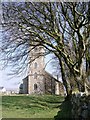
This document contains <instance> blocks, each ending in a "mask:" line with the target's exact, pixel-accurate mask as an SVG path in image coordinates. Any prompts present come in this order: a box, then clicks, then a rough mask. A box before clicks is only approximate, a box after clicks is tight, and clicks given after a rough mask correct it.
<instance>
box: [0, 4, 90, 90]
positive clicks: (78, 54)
mask: <svg viewBox="0 0 90 120" xmlns="http://www.w3.org/2000/svg"><path fill="white" fill-rule="evenodd" d="M89 9H90V5H89V3H86V2H65V3H64V2H19V3H17V2H11V3H6V2H5V3H2V10H3V22H2V27H3V31H2V32H3V41H2V53H3V54H5V55H4V57H5V58H4V59H5V60H8V63H10V64H11V63H12V62H14V64H15V65H18V63H19V61H20V63H21V64H22V66H23V65H25V62H26V60H27V59H28V57H29V52H30V51H32V50H33V49H34V48H35V47H36V46H43V47H44V48H45V49H46V50H47V51H48V53H53V54H54V55H55V56H56V57H57V59H58V61H59V65H60V67H61V73H62V80H63V83H64V85H65V86H66V89H67V88H68V81H67V79H66V73H67V72H66V68H67V71H68V72H69V74H70V76H71V78H72V79H73V81H74V82H76V84H77V86H78V88H79V90H81V91H84V83H85V81H86V79H88V75H87V74H88V71H89V69H90V54H89V52H90V50H89V48H90V22H89V18H90V15H89ZM30 46H32V49H30ZM29 60H31V59H29ZM27 63H28V62H27ZM29 63H30V61H29ZM86 63H87V64H86ZM84 65H85V66H84ZM87 66H88V67H87ZM88 68H89V69H88ZM87 69H88V70H87Z"/></svg>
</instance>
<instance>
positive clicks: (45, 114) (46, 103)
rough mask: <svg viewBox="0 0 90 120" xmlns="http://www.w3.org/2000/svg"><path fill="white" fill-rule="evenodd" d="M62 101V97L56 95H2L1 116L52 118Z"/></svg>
mask: <svg viewBox="0 0 90 120" xmlns="http://www.w3.org/2000/svg"><path fill="white" fill-rule="evenodd" d="M63 101H64V97H61V96H56V95H31V96H27V95H16V96H2V117H3V118H54V116H56V115H57V113H58V111H60V105H61V104H62V102H63ZM63 114H64V113H63Z"/></svg>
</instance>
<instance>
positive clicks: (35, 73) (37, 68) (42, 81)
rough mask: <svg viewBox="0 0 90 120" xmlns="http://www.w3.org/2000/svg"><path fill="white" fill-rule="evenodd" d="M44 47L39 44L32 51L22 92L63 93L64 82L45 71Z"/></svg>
mask: <svg viewBox="0 0 90 120" xmlns="http://www.w3.org/2000/svg"><path fill="white" fill-rule="evenodd" d="M44 53H45V51H44V48H43V47H42V46H37V47H35V48H34V49H32V50H31V52H30V55H29V56H30V60H31V61H32V62H31V64H30V66H29V74H28V76H26V77H25V78H24V79H23V80H22V81H23V83H22V84H21V85H20V91H19V93H21V94H56V95H63V94H64V87H63V84H62V83H61V82H60V81H59V80H58V79H56V78H55V77H53V76H52V75H51V74H50V73H48V72H47V71H45V57H44Z"/></svg>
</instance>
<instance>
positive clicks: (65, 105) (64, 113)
mask: <svg viewBox="0 0 90 120" xmlns="http://www.w3.org/2000/svg"><path fill="white" fill-rule="evenodd" d="M58 108H59V109H60V111H59V112H58V113H57V115H56V116H55V117H54V119H55V120H67V119H68V120H70V119H72V117H71V108H72V105H71V102H70V100H64V101H63V102H62V104H61V105H60V106H58Z"/></svg>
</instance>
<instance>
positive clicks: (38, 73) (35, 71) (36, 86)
mask: <svg viewBox="0 0 90 120" xmlns="http://www.w3.org/2000/svg"><path fill="white" fill-rule="evenodd" d="M30 60H31V61H33V62H31V64H30V70H29V76H28V94H33V93H36V94H44V92H45V88H44V76H43V71H44V67H45V63H44V48H43V47H42V46H37V47H35V48H34V49H33V50H31V52H30Z"/></svg>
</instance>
